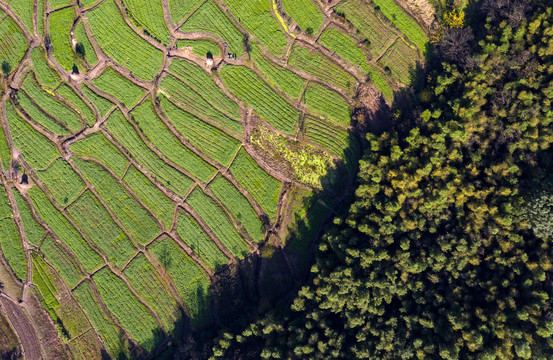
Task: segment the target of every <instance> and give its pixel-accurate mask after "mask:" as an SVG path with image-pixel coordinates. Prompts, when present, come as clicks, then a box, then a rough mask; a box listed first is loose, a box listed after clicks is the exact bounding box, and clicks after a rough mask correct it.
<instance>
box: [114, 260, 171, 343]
mask: <svg viewBox="0 0 553 360" xmlns="http://www.w3.org/2000/svg"><path fill="white" fill-rule="evenodd" d="M124 275H125V277H126V278H127V280H129V282H130V284H131V286H132V287H133V289H134V290H135V291H136V293H137V294H138V296H140V298H141V299H142V300H144V301H145V302H146V304H148V306H149V307H150V308H151V309H152V310H153V311H155V313H156V314H157V316H158V318H159V319H160V321H161V324H162V325H163V327H164V328H165V330H166V331H167V332H168V333H171V332H172V331H173V329H174V327H175V324H176V322H177V321H178V320H179V319H178V316H179V311H178V307H177V303H176V301H175V299H173V297H172V296H171V293H170V292H169V289H168V288H167V287H166V285H165V284H164V283H163V281H162V280H161V277H160V275H159V274H158V272H157V271H156V269H155V268H154V267H153V266H152V264H150V262H149V261H148V259H147V258H146V256H144V255H142V254H141V255H139V256H137V257H136V258H134V259H133V260H132V261H131V262H130V263H129V265H128V266H127V267H126V268H125V271H124Z"/></svg>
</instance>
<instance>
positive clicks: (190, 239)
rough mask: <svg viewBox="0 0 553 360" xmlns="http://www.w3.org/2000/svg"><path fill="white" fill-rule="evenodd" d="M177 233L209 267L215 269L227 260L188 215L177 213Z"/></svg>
mask: <svg viewBox="0 0 553 360" xmlns="http://www.w3.org/2000/svg"><path fill="white" fill-rule="evenodd" d="M177 233H178V234H179V237H180V238H181V239H182V241H184V243H185V244H186V245H188V246H189V247H190V248H191V249H192V250H193V251H194V252H195V253H196V254H197V255H198V256H199V257H200V259H202V261H203V262H204V263H205V264H206V265H207V266H208V267H209V268H211V269H214V270H216V269H218V268H220V267H221V266H223V265H225V264H226V263H227V262H228V260H229V259H228V258H227V257H226V256H225V254H223V253H222V252H221V250H220V249H219V248H218V247H217V245H215V243H214V242H213V241H212V240H211V238H210V237H209V236H208V235H207V234H206V233H205V231H204V230H203V229H202V227H201V226H200V225H199V224H198V223H197V222H196V220H194V219H193V218H192V217H191V216H190V215H188V214H185V213H182V212H181V213H179V218H178V222H177Z"/></svg>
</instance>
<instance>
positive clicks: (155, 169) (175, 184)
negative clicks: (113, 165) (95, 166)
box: [106, 111, 193, 196]
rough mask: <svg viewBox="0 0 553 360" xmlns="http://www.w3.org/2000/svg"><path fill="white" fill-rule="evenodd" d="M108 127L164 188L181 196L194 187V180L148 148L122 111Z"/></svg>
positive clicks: (108, 121)
mask: <svg viewBox="0 0 553 360" xmlns="http://www.w3.org/2000/svg"><path fill="white" fill-rule="evenodd" d="M106 127H107V130H108V131H109V133H110V134H111V135H112V136H113V137H114V138H115V140H117V142H118V143H119V144H121V145H122V146H123V147H125V149H127V151H128V152H129V154H130V155H131V156H132V158H133V159H135V160H136V161H138V162H139V163H140V165H142V166H143V167H144V168H145V169H146V170H147V171H148V172H149V173H150V174H152V176H154V177H155V178H156V180H157V181H159V182H160V183H161V184H162V185H163V186H165V187H167V188H168V189H170V190H172V191H173V192H174V193H176V194H178V195H181V196H183V195H184V194H186V193H187V192H188V190H189V189H190V187H192V184H193V182H192V180H190V179H189V178H188V177H187V176H186V175H184V174H183V173H181V172H179V171H178V170H176V169H175V168H174V167H171V166H170V165H168V164H167V163H165V162H164V161H163V160H162V159H160V158H159V156H158V155H157V154H156V153H155V152H154V151H153V150H151V149H150V148H149V147H147V146H146V144H145V143H144V142H143V141H142V139H141V138H140V136H139V135H138V133H137V132H136V131H135V130H134V128H133V127H132V125H131V124H129V122H127V119H125V117H124V116H123V114H121V112H120V111H116V112H114V113H112V114H111V116H110V117H109V119H108V120H107V126H106Z"/></svg>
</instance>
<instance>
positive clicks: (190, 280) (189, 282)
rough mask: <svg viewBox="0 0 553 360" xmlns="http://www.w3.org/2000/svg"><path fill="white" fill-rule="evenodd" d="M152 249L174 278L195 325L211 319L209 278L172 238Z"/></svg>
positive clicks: (203, 323)
mask: <svg viewBox="0 0 553 360" xmlns="http://www.w3.org/2000/svg"><path fill="white" fill-rule="evenodd" d="M150 250H151V251H152V253H153V254H154V256H155V257H156V258H157V260H158V261H159V262H160V263H161V265H163V267H164V268H165V270H166V271H167V273H168V275H169V277H170V278H171V279H172V281H173V283H174V284H175V287H176V288H177V291H178V293H179V295H180V296H181V298H182V299H183V300H184V303H185V304H186V307H187V310H188V316H189V317H190V322H191V324H192V326H193V327H199V326H202V325H205V324H206V323H207V322H208V321H209V303H210V299H209V298H210V294H209V285H210V283H209V278H208V277H207V275H206V274H205V273H204V272H203V270H202V269H201V268H200V267H199V266H198V265H197V264H196V263H195V262H194V261H193V260H192V259H191V258H190V257H189V256H188V255H186V253H185V252H184V251H183V250H182V249H181V248H180V247H179V246H178V245H177V244H176V243H175V242H174V241H173V240H172V239H170V238H165V239H163V240H161V241H158V242H156V243H155V244H154V245H153V246H152V247H150Z"/></svg>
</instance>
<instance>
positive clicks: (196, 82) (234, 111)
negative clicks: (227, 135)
mask: <svg viewBox="0 0 553 360" xmlns="http://www.w3.org/2000/svg"><path fill="white" fill-rule="evenodd" d="M169 71H170V72H171V73H173V74H175V75H177V76H178V77H179V79H181V81H184V82H186V84H188V85H189V86H190V87H191V88H192V89H194V91H196V92H197V93H198V94H200V95H201V96H202V97H203V98H204V99H206V100H207V101H208V102H209V103H210V104H211V105H213V106H214V107H216V108H217V109H218V110H219V111H221V112H222V113H224V114H226V115H227V116H228V117H230V118H231V119H234V120H240V108H239V107H238V105H237V104H236V103H235V102H234V101H232V100H231V99H229V97H228V96H227V95H226V94H225V93H224V92H223V91H222V90H221V88H219V86H218V85H217V84H216V83H215V81H213V79H212V78H211V76H209V75H208V74H206V72H205V71H204V70H203V69H202V68H200V67H199V66H197V65H196V64H193V63H191V62H189V61H183V60H176V59H175V60H173V61H172V62H171V66H169ZM239 129H240V130H238V132H239V133H241V131H242V128H241V127H240V128H239ZM234 130H235V131H236V129H234Z"/></svg>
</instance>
